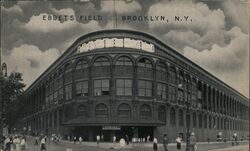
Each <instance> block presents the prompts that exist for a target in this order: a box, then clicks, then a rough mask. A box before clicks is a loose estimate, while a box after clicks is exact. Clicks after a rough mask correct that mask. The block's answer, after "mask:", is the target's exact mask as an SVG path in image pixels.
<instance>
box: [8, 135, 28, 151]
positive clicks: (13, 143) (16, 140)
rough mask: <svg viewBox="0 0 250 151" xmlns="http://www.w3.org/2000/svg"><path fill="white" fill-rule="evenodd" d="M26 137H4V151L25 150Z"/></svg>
mask: <svg viewBox="0 0 250 151" xmlns="http://www.w3.org/2000/svg"><path fill="white" fill-rule="evenodd" d="M25 147H26V137H25V136H24V135H9V136H4V144H3V150H4V151H21V150H25Z"/></svg>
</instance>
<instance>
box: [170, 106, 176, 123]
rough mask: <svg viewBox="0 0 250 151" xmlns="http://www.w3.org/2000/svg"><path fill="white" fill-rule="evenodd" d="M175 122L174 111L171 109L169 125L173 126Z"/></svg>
mask: <svg viewBox="0 0 250 151" xmlns="http://www.w3.org/2000/svg"><path fill="white" fill-rule="evenodd" d="M175 121H176V118H175V110H174V108H171V110H170V125H171V126H175Z"/></svg>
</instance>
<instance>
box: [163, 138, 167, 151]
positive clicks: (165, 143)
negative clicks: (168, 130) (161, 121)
mask: <svg viewBox="0 0 250 151" xmlns="http://www.w3.org/2000/svg"><path fill="white" fill-rule="evenodd" d="M162 142H163V147H164V151H168V137H167V134H164V136H163V141H162Z"/></svg>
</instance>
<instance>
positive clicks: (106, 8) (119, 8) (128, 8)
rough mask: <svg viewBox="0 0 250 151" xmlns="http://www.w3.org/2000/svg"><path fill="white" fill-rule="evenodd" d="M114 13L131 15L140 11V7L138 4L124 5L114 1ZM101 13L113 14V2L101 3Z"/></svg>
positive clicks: (124, 3) (122, 2)
mask: <svg viewBox="0 0 250 151" xmlns="http://www.w3.org/2000/svg"><path fill="white" fill-rule="evenodd" d="M115 5H116V12H117V13H120V14H126V13H132V12H135V11H139V10H141V6H140V4H139V3H138V2H136V1H132V2H130V3H126V2H125V1H115ZM101 7H102V8H101V11H103V12H113V10H114V2H113V1H101Z"/></svg>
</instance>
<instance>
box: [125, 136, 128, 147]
mask: <svg viewBox="0 0 250 151" xmlns="http://www.w3.org/2000/svg"><path fill="white" fill-rule="evenodd" d="M125 141H126V144H127V145H128V144H129V137H128V135H127V134H126V135H125Z"/></svg>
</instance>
